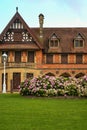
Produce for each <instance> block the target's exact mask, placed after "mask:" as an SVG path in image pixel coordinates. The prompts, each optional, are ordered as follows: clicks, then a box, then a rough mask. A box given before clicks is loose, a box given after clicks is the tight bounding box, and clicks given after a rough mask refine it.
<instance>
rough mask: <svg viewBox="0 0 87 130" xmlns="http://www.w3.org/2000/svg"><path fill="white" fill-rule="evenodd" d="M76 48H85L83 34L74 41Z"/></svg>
mask: <svg viewBox="0 0 87 130" xmlns="http://www.w3.org/2000/svg"><path fill="white" fill-rule="evenodd" d="M74 47H84V39H83V37H82V36H81V34H78V36H77V37H76V38H75V39H74Z"/></svg>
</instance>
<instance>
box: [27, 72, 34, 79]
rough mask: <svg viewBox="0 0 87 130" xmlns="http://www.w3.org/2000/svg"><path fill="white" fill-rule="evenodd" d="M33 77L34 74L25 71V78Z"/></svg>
mask: <svg viewBox="0 0 87 130" xmlns="http://www.w3.org/2000/svg"><path fill="white" fill-rule="evenodd" d="M33 77H34V74H33V73H26V78H27V79H31V78H33Z"/></svg>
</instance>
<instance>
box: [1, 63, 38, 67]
mask: <svg viewBox="0 0 87 130" xmlns="http://www.w3.org/2000/svg"><path fill="white" fill-rule="evenodd" d="M35 66H36V64H35V63H29V62H28V63H6V67H11V68H14V67H19V68H21V67H27V68H35ZM1 67H3V63H1V64H0V68H1Z"/></svg>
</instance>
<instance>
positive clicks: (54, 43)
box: [49, 33, 59, 48]
mask: <svg viewBox="0 0 87 130" xmlns="http://www.w3.org/2000/svg"><path fill="white" fill-rule="evenodd" d="M58 44H59V39H58V38H57V36H56V34H55V33H54V34H53V35H52V36H51V38H50V39H49V47H50V48H51V47H52V48H56V47H58Z"/></svg>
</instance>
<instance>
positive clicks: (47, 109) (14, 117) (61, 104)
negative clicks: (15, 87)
mask: <svg viewBox="0 0 87 130" xmlns="http://www.w3.org/2000/svg"><path fill="white" fill-rule="evenodd" d="M0 130H87V99H56V98H26V97H22V96H20V95H19V94H0Z"/></svg>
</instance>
